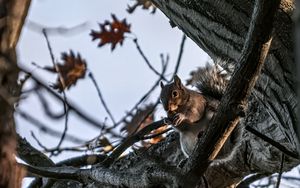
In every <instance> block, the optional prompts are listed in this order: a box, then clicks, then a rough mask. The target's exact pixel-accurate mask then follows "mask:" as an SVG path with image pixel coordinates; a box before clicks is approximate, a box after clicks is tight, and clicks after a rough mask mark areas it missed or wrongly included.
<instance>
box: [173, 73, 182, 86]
mask: <svg viewBox="0 0 300 188" xmlns="http://www.w3.org/2000/svg"><path fill="white" fill-rule="evenodd" d="M174 83H175V84H176V86H178V87H181V80H180V78H179V77H178V76H177V75H175V76H174Z"/></svg>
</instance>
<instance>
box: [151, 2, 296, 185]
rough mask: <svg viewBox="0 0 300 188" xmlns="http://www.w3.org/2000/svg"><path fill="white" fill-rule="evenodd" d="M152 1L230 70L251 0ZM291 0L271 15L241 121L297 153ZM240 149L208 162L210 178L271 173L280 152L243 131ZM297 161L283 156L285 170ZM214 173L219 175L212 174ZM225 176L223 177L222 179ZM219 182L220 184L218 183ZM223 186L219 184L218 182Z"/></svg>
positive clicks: (249, 15)
mask: <svg viewBox="0 0 300 188" xmlns="http://www.w3.org/2000/svg"><path fill="white" fill-rule="evenodd" d="M153 2H154V3H155V4H156V6H157V7H158V8H159V9H161V10H162V11H163V12H164V13H165V14H166V16H168V17H169V18H170V20H172V22H173V23H175V24H176V25H177V26H178V27H179V28H180V29H181V30H182V31H183V32H185V33H186V34H187V35H188V36H189V37H190V38H191V39H193V40H194V41H195V42H196V43H197V44H198V45H199V46H200V47H201V48H202V49H203V50H205V51H206V52H207V53H208V54H209V55H210V56H211V57H212V58H213V59H217V58H222V59H225V60H228V62H227V63H226V64H223V65H222V66H223V67H225V68H226V69H227V70H229V71H232V70H233V68H234V67H235V65H236V62H237V60H238V59H239V57H240V53H241V50H242V46H243V43H244V39H245V37H246V33H247V31H248V27H249V23H250V18H251V11H252V10H253V3H254V1H246V0H243V1H236V0H230V1H229V0H227V1H217V0H215V1H214V0H213V1H201V0H200V1H199V0H189V1H187V0H173V1H162V0H153ZM293 10H294V2H293V1H287V0H284V1H282V2H281V6H280V10H279V11H278V12H277V14H276V17H275V25H274V30H275V31H274V35H275V36H274V38H273V43H272V46H271V49H270V52H269V55H268V57H267V61H266V64H265V66H264V68H263V70H262V74H261V76H260V78H259V80H258V82H257V84H256V86H255V90H254V91H253V92H252V97H251V101H250V104H249V113H248V116H247V117H246V118H245V121H244V124H245V125H246V126H251V127H252V128H255V129H256V130H258V131H259V132H261V133H262V134H264V135H266V136H268V137H269V138H272V139H273V140H275V141H277V142H278V143H281V144H282V145H283V146H285V147H286V148H289V150H291V151H294V152H296V153H298V150H297V149H298V147H299V142H298V139H297V137H296V132H295V130H296V127H297V121H298V120H297V117H296V114H297V109H296V107H297V98H296V94H295V90H294V87H293V83H294V77H293V76H294V75H293V74H292V73H293V69H294V67H295V61H294V53H293V47H294V44H293V32H292V28H293V20H292V19H291V15H292V13H293ZM244 138H245V139H244V141H243V144H242V145H241V147H240V148H239V150H240V153H239V154H238V155H237V156H235V157H234V159H233V160H232V161H228V163H227V164H218V165H217V164H216V166H215V165H212V166H211V168H210V169H209V170H208V171H207V178H208V181H209V182H213V180H215V179H216V177H220V178H224V179H228V178H226V176H228V177H230V178H231V179H233V178H237V179H238V178H239V177H240V176H245V175H247V174H249V173H251V172H260V173H274V172H277V171H278V169H279V165H280V156H281V153H280V152H279V151H278V149H276V148H274V147H273V146H271V145H270V144H268V143H266V142H264V141H262V140H261V139H258V138H257V137H256V136H255V135H253V134H251V133H249V132H245V134H244ZM297 164H299V160H295V159H292V158H287V159H286V162H285V165H284V167H285V168H284V170H289V169H291V168H292V167H294V166H296V165H297ZM217 174H218V176H216V175H217ZM224 181H225V180H224ZM220 185H222V184H220ZM223 185H224V184H223Z"/></svg>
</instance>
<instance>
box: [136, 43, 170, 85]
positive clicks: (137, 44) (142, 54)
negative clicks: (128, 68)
mask: <svg viewBox="0 0 300 188" xmlns="http://www.w3.org/2000/svg"><path fill="white" fill-rule="evenodd" d="M133 42H134V44H135V46H136V48H137V50H138V52H139V53H140V55H141V56H142V57H143V59H144V61H145V62H146V64H147V65H148V67H149V68H150V69H151V70H152V71H153V72H154V73H155V74H156V75H158V76H159V77H161V78H162V79H163V80H165V81H166V80H167V79H166V78H165V77H164V76H163V75H161V74H160V73H159V72H158V71H157V70H156V69H155V68H154V67H153V66H152V65H151V63H150V61H149V60H148V58H147V57H146V56H145V54H144V52H143V51H142V49H141V47H140V45H139V43H138V40H137V38H135V39H133Z"/></svg>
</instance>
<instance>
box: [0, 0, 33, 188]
mask: <svg viewBox="0 0 300 188" xmlns="http://www.w3.org/2000/svg"><path fill="white" fill-rule="evenodd" d="M29 3H30V0H22V1H19V0H0V38H1V40H0V169H1V170H0V187H8V188H13V187H20V186H21V182H22V178H23V175H24V170H22V169H21V168H18V166H17V164H16V161H15V156H14V154H15V149H16V140H15V127H14V116H13V112H14V103H15V102H17V100H18V97H19V95H20V87H19V86H18V84H17V80H18V72H19V71H18V68H17V59H16V51H15V47H16V43H17V41H18V38H19V35H20V31H21V28H22V26H23V22H24V19H25V17H26V15H27V10H28V7H29Z"/></svg>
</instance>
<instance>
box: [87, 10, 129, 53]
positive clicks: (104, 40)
mask: <svg viewBox="0 0 300 188" xmlns="http://www.w3.org/2000/svg"><path fill="white" fill-rule="evenodd" d="M111 16H112V19H113V21H112V22H109V21H107V20H106V21H105V22H104V23H103V24H99V26H100V31H94V30H92V31H91V33H90V35H91V36H92V40H93V41H94V40H96V39H100V43H99V44H98V46H99V47H102V46H103V45H105V44H111V50H114V49H115V47H116V45H117V44H118V43H119V44H120V45H122V44H123V41H124V34H125V33H131V31H130V24H128V23H127V21H126V19H123V20H122V21H120V20H118V19H117V17H116V16H115V15H114V14H112V15H111Z"/></svg>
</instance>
